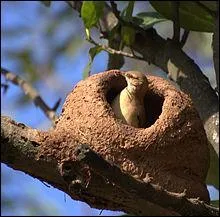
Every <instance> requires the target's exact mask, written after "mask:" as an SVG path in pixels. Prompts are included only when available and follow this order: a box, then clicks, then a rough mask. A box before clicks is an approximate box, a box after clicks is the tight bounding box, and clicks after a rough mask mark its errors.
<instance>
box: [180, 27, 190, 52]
mask: <svg viewBox="0 0 220 217" xmlns="http://www.w3.org/2000/svg"><path fill="white" fill-rule="evenodd" d="M188 36H189V30H184V33H183V36H182V39H181V41H180V47H181V48H183V46H184V45H185V44H186V41H187V39H188Z"/></svg>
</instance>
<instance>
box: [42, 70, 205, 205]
mask: <svg viewBox="0 0 220 217" xmlns="http://www.w3.org/2000/svg"><path fill="white" fill-rule="evenodd" d="M121 73H122V72H120V71H118V70H111V71H107V72H103V73H99V74H96V75H93V76H91V77H89V78H88V79H86V80H83V81H80V82H79V83H78V84H77V85H76V86H75V88H74V89H73V90H72V92H71V93H70V94H69V95H68V96H67V99H66V101H65V103H64V106H63V109H62V114H61V116H60V117H59V119H58V121H57V123H56V127H55V129H54V130H52V131H51V132H50V133H49V134H48V135H47V136H45V137H44V139H43V144H44V145H43V146H42V150H41V152H42V153H43V155H48V156H49V155H53V156H56V158H57V160H58V161H59V162H62V161H64V160H74V157H73V150H74V147H76V146H77V145H78V144H84V143H85V144H88V145H89V146H90V147H91V148H92V149H93V150H94V151H96V152H97V153H98V154H100V155H101V156H103V157H104V158H105V159H106V160H108V161H111V162H113V163H114V164H116V165H118V166H119V167H120V168H121V169H122V170H123V171H125V172H126V173H128V174H130V175H132V176H134V177H135V178H137V179H140V180H144V179H145V178H149V177H151V181H152V183H154V184H159V185H160V186H162V187H164V188H165V189H167V190H168V191H172V192H178V193H181V192H183V191H184V190H185V189H186V195H187V196H188V197H200V199H201V200H205V201H209V194H208V191H207V188H206V185H205V178H206V175H207V171H208V168H209V150H208V145H207V138H206V135H205V131H204V129H203V125H202V122H201V120H200V118H199V115H198V113H197V111H196V110H195V108H194V107H193V103H192V101H191V100H190V98H189V97H188V96H187V95H186V94H184V93H183V92H181V91H179V90H177V89H176V88H175V87H174V86H172V85H171V84H170V83H169V82H168V81H165V80H164V79H162V78H159V77H154V76H147V78H148V80H149V91H148V93H147V94H146V96H145V109H146V116H147V119H148V121H147V123H146V127H145V128H134V127H132V126H128V125H126V124H123V123H122V122H121V120H119V119H117V118H116V117H115V115H114V112H113V111H112V109H111V105H110V103H111V101H112V100H113V99H114V97H115V96H116V95H117V94H118V93H119V92H120V91H121V90H122V89H123V88H124V87H125V86H126V81H125V78H124V77H123V76H122V74H121ZM48 144H50V146H52V147H53V148H50V149H48Z"/></svg>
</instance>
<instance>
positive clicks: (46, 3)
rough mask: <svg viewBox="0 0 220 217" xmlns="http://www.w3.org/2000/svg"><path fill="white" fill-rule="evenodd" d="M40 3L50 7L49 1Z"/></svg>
mask: <svg viewBox="0 0 220 217" xmlns="http://www.w3.org/2000/svg"><path fill="white" fill-rule="evenodd" d="M40 2H41V3H42V4H44V5H45V6H46V7H50V4H51V1H40Z"/></svg>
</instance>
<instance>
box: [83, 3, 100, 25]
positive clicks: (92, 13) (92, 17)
mask: <svg viewBox="0 0 220 217" xmlns="http://www.w3.org/2000/svg"><path fill="white" fill-rule="evenodd" d="M103 8H104V2H103V1H83V4H82V8H81V16H82V19H83V22H84V25H85V27H86V28H87V29H90V28H92V27H93V26H95V25H96V24H97V22H98V20H99V18H100V17H101V16H102V14H103Z"/></svg>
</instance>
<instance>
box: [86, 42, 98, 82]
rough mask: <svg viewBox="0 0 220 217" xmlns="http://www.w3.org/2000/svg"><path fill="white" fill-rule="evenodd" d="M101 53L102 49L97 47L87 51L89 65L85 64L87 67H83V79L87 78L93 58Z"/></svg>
mask: <svg viewBox="0 0 220 217" xmlns="http://www.w3.org/2000/svg"><path fill="white" fill-rule="evenodd" d="M101 51H102V47H101V46H98V45H97V46H95V47H92V48H90V49H89V56H90V60H89V63H88V64H87V66H86V67H85V69H84V71H83V79H85V78H87V77H88V76H89V73H90V70H91V66H92V62H93V60H94V58H95V56H96V55H97V54H99V53H100V52H101Z"/></svg>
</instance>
